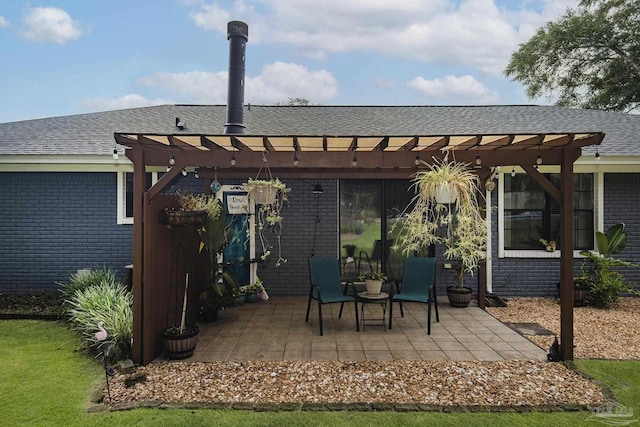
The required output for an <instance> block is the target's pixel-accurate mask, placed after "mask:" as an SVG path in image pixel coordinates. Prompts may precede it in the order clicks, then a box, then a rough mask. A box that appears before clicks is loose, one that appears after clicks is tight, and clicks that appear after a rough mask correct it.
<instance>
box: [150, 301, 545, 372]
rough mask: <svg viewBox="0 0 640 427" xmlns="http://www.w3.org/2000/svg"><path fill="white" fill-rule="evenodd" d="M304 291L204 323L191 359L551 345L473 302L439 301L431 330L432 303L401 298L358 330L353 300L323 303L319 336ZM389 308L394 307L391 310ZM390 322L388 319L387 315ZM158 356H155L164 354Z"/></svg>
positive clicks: (379, 357)
mask: <svg viewBox="0 0 640 427" xmlns="http://www.w3.org/2000/svg"><path fill="white" fill-rule="evenodd" d="M306 309H307V297H306V296H272V297H271V299H270V300H269V301H261V302H260V303H258V304H248V303H247V304H244V305H242V306H239V307H234V308H231V309H227V310H225V311H222V312H220V313H219V316H218V320H217V321H216V322H213V323H202V324H201V325H200V336H199V342H198V346H197V347H196V351H195V353H194V355H193V356H192V357H191V358H189V359H186V360H187V361H192V362H215V361H228V362H234V361H283V360H286V361H320V360H331V361H364V360H367V361H389V360H467V361H500V360H546V351H544V350H542V349H541V348H539V347H537V346H536V345H535V344H533V343H532V342H531V341H529V340H527V339H526V338H524V337H523V336H521V335H519V334H518V333H517V332H515V331H513V330H512V329H510V328H508V327H507V326H505V325H504V324H502V323H501V322H500V321H498V320H497V319H495V318H494V317H492V316H491V315H490V314H488V313H487V312H485V311H484V310H482V309H480V308H478V307H477V306H476V305H475V304H472V306H470V307H468V308H464V309H462V308H452V307H451V306H449V304H448V302H447V301H446V298H445V299H444V300H440V301H439V311H440V322H439V323H438V322H435V318H434V320H433V322H432V330H431V335H430V336H429V335H427V334H426V331H425V323H426V305H424V304H406V303H405V304H404V313H405V317H404V318H403V317H400V310H399V307H398V306H397V304H396V305H395V306H394V311H393V329H391V330H389V329H386V330H385V328H384V327H382V326H370V325H367V326H366V328H365V330H363V329H362V326H361V329H360V332H356V330H355V325H354V323H355V322H354V313H353V306H352V305H345V307H344V312H343V314H342V318H341V319H339V318H338V311H339V309H340V305H339V304H329V305H325V306H323V310H322V311H323V318H324V335H323V336H320V334H319V327H318V312H317V304H316V303H315V302H314V303H312V306H311V313H310V315H309V322H308V323H305V314H306ZM381 314H382V311H381V307H380V306H379V305H377V304H367V305H365V316H366V317H368V318H369V317H380V316H381ZM387 315H388V312H387ZM387 326H388V318H387ZM162 359H163V356H160V358H158V359H157V360H162Z"/></svg>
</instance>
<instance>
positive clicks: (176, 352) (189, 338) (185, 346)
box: [162, 326, 200, 359]
mask: <svg viewBox="0 0 640 427" xmlns="http://www.w3.org/2000/svg"><path fill="white" fill-rule="evenodd" d="M172 332H173V331H171V330H167V329H165V330H163V331H162V344H163V346H164V353H165V356H167V358H169V359H185V358H187V357H191V356H192V355H193V351H194V350H195V349H196V345H197V344H198V333H199V332H200V329H199V328H198V327H197V326H193V327H191V328H188V329H187V332H185V333H184V334H182V335H177V334H175V333H172Z"/></svg>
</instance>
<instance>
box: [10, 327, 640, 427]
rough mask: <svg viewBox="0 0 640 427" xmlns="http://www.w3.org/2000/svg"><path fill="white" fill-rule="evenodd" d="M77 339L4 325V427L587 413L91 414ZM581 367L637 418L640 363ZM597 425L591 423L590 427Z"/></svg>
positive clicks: (502, 420)
mask: <svg viewBox="0 0 640 427" xmlns="http://www.w3.org/2000/svg"><path fill="white" fill-rule="evenodd" d="M78 345H79V340H78V339H77V338H76V336H75V335H74V333H73V332H72V331H70V330H69V329H68V328H67V327H66V325H65V324H64V323H60V322H42V321H25V320H9V321H0V360H1V361H2V363H0V402H2V403H1V404H0V424H1V425H11V426H23V425H24V426H27V425H28V426H34V425H35V426H49V425H51V426H62V425H64V426H76V425H77V426H85V425H97V426H101V425H104V426H136V425H144V426H146V425H162V426H184V425H193V426H199V425H203V426H204V425H207V426H210V425H216V426H281V425H290V426H298V425H300V426H302V425H304V426H306V427H311V426H325V425H332V426H335V427H339V426H370V425H376V426H377V427H384V426H432V425H433V426H457V425H469V426H491V427H495V426H496V425H510V426H549V425H553V426H575V425H584V424H587V421H586V419H587V418H588V417H589V416H590V415H591V413H590V412H588V411H582V412H553V413H541V412H530V413H453V414H449V413H424V412H410V413H398V412H375V413H374V412H346V411H341V412H303V411H297V412H254V411H240V410H186V409H181V410H177V409H176V410H162V409H135V410H131V411H121V412H113V413H109V412H103V413H96V414H88V413H85V412H84V409H85V408H86V407H87V406H88V405H89V396H90V394H91V391H92V390H93V387H94V385H96V384H99V383H100V382H101V381H103V380H104V379H103V377H102V369H101V366H100V364H99V363H98V362H97V361H96V360H94V359H92V358H91V357H89V356H87V355H86V353H84V352H82V351H80V352H77V351H76V350H77V347H78ZM576 365H577V366H578V367H579V368H580V369H581V370H582V371H584V372H585V373H587V374H588V375H590V376H592V377H594V378H596V379H597V380H599V381H602V382H603V383H606V384H608V386H609V387H611V389H612V390H613V391H614V392H615V393H616V395H617V397H618V400H619V401H620V402H621V403H622V404H623V405H625V406H627V407H632V408H634V411H635V413H639V411H640V408H639V402H640V386H639V384H640V369H639V368H640V362H628V361H624V362H618V361H594V360H583V361H577V363H576ZM588 424H591V423H588Z"/></svg>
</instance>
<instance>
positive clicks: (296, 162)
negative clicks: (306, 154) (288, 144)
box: [293, 151, 298, 166]
mask: <svg viewBox="0 0 640 427" xmlns="http://www.w3.org/2000/svg"><path fill="white" fill-rule="evenodd" d="M293 166H298V153H296V152H295V151H294V152H293Z"/></svg>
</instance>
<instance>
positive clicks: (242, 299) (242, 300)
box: [235, 294, 247, 305]
mask: <svg viewBox="0 0 640 427" xmlns="http://www.w3.org/2000/svg"><path fill="white" fill-rule="evenodd" d="M235 300H236V305H243V304H244V303H245V302H247V294H240V295H236V298H235Z"/></svg>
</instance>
